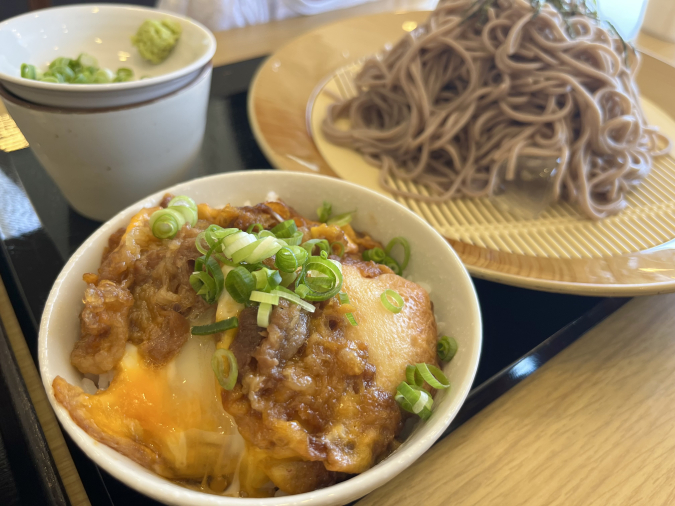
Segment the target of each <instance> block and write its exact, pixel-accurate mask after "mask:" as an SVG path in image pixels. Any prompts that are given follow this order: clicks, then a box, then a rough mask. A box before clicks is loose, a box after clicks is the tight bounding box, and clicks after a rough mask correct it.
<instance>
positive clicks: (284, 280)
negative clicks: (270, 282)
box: [279, 272, 298, 287]
mask: <svg viewBox="0 0 675 506" xmlns="http://www.w3.org/2000/svg"><path fill="white" fill-rule="evenodd" d="M297 277H298V273H297V272H282V273H281V283H279V284H280V285H282V286H284V287H286V286H289V285H290V284H291V283H293V281H295V280H296V279H297Z"/></svg>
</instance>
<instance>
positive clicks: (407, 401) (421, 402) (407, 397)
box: [395, 381, 434, 420]
mask: <svg viewBox="0 0 675 506" xmlns="http://www.w3.org/2000/svg"><path fill="white" fill-rule="evenodd" d="M395 399H396V402H397V403H398V404H399V406H401V408H402V409H404V410H405V411H408V412H409V413H414V414H416V415H418V416H419V417H420V418H421V419H422V420H428V419H429V417H430V416H431V407H432V406H433V404H434V400H433V399H432V398H431V394H430V393H429V392H427V391H426V390H424V389H422V388H421V387H418V386H413V385H409V384H408V383H406V382H405V381H404V382H401V384H400V385H399V386H398V387H397V388H396V396H395Z"/></svg>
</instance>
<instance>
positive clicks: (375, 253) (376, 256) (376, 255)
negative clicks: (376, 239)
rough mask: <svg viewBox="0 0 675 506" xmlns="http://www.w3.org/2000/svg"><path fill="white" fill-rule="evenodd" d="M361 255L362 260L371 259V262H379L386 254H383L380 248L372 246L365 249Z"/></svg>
mask: <svg viewBox="0 0 675 506" xmlns="http://www.w3.org/2000/svg"><path fill="white" fill-rule="evenodd" d="M361 256H362V257H363V259H364V260H372V261H373V262H377V263H381V262H382V261H383V260H384V258H385V257H386V256H387V255H385V253H384V250H383V249H382V248H373V249H367V250H366V251H364V252H363V254H362V255H361Z"/></svg>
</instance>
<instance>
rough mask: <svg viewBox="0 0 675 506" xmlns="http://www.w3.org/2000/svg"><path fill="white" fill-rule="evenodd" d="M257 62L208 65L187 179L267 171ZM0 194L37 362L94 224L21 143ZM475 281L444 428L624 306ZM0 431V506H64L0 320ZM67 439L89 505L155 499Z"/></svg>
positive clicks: (2, 262)
mask: <svg viewBox="0 0 675 506" xmlns="http://www.w3.org/2000/svg"><path fill="white" fill-rule="evenodd" d="M260 62H261V60H260V59H256V60H250V61H246V62H242V63H237V64H233V65H228V66H225V67H219V68H216V69H214V74H213V82H212V88H211V99H210V103H209V112H208V120H207V131H206V138H205V141H204V145H203V148H202V151H201V155H200V158H199V161H198V163H197V164H196V167H195V169H194V171H193V176H195V177H197V176H202V175H207V174H213V173H218V172H229V171H236V170H247V169H259V168H270V169H271V167H270V164H269V162H268V161H267V160H266V159H265V157H264V155H263V154H262V152H261V151H260V149H259V148H258V146H257V145H256V142H255V139H254V138H253V134H252V132H251V129H250V126H249V123H248V118H247V114H246V98H247V89H248V86H249V83H250V80H251V78H252V76H253V72H254V71H255V69H256V68H257V66H258V65H259V64H260ZM0 197H2V198H3V200H4V201H2V202H0V275H1V276H2V279H3V281H4V283H5V285H6V287H7V291H8V293H9V296H10V300H11V303H12V306H13V308H14V311H15V312H16V314H17V317H18V319H19V323H20V325H21V329H22V331H23V334H24V336H25V339H26V342H27V344H28V347H29V349H30V351H31V353H32V355H33V359H34V360H35V361H36V363H37V355H36V351H37V333H38V326H39V322H40V316H41V313H42V309H43V306H44V303H45V301H46V299H47V295H48V294H49V290H50V288H51V285H52V283H53V281H54V280H55V279H56V277H57V275H58V273H59V271H60V269H61V268H62V266H63V265H64V263H65V261H66V260H67V259H68V257H69V256H70V255H71V254H72V253H73V252H74V251H75V249H77V247H78V246H79V245H80V244H81V243H82V242H83V241H84V240H85V239H86V238H87V237H88V236H89V235H90V234H91V233H92V232H93V231H94V230H96V228H97V227H98V226H99V225H100V223H98V222H95V221H91V220H89V219H87V218H84V217H82V216H80V215H78V214H77V213H76V212H75V211H73V210H72V209H71V208H70V207H69V206H68V204H67V202H66V201H65V199H64V198H63V196H62V195H61V194H60V192H59V190H58V189H57V188H56V186H55V185H54V183H53V181H52V180H51V179H50V178H49V176H47V174H46V173H45V171H44V169H43V168H42V167H41V166H40V164H39V163H38V161H37V160H36V159H35V157H34V156H33V154H32V152H31V151H30V149H22V150H19V151H14V152H11V153H4V152H1V151H0ZM474 282H475V284H476V288H477V291H478V297H479V299H480V302H481V307H482V313H483V325H484V342H483V355H482V357H481V362H480V367H479V369H478V375H477V377H476V381H475V383H474V389H473V390H472V392H471V394H470V396H469V398H468V400H467V402H466V404H465V405H464V406H463V408H462V410H461V411H460V413H459V415H458V416H457V418H456V419H455V421H454V422H453V424H452V426H451V427H450V428H449V429H448V433H449V432H450V431H452V430H453V429H454V428H456V427H457V426H459V425H460V424H462V423H464V422H465V421H466V420H468V419H469V418H470V417H471V416H473V415H474V414H476V413H477V412H478V411H480V410H481V409H483V408H484V407H485V406H487V405H488V404H489V403H490V402H492V401H493V400H495V399H496V398H498V397H499V396H500V395H502V394H503V393H504V392H506V391H507V390H508V389H509V388H511V387H512V386H513V385H515V384H516V383H518V382H519V381H520V380H522V379H523V378H525V377H527V376H528V375H530V374H532V373H533V372H534V371H536V370H537V368H539V367H540V366H541V364H543V363H544V362H546V361H547V360H548V359H549V358H551V357H552V356H554V355H555V354H556V353H558V352H559V351H560V350H562V349H563V348H565V347H566V346H567V345H568V344H570V343H571V342H573V341H574V340H575V339H577V338H578V337H579V336H581V335H582V334H583V333H584V332H586V331H587V330H588V329H589V328H591V327H592V326H593V325H595V324H597V323H598V322H599V321H601V320H602V319H604V318H605V317H606V316H608V315H609V314H611V313H612V312H613V311H615V310H616V309H618V308H619V307H620V306H621V305H622V304H624V303H625V302H626V299H598V298H592V297H579V296H572V295H560V294H551V293H542V292H534V291H530V290H525V289H521V288H514V287H509V286H504V285H499V284H496V283H491V282H487V281H483V280H478V279H475V280H474ZM0 436H1V437H0V505H3V506H14V505H19V504H21V505H23V504H26V505H32V504H36V505H37V504H39V505H43V504H44V505H64V504H70V503H69V500H68V497H67V495H66V494H65V492H64V489H63V486H62V484H61V482H60V478H59V476H58V472H57V470H56V468H55V466H54V463H53V461H52V458H51V456H50V454H49V450H48V448H47V446H46V442H45V438H44V435H43V433H42V430H41V428H40V425H39V423H38V421H37V418H36V416H35V412H34V409H33V407H32V405H31V404H30V399H29V397H28V395H27V392H26V387H25V385H24V383H23V379H22V378H21V375H20V373H19V370H18V368H17V366H16V361H15V360H14V357H13V355H12V352H11V347H10V346H9V342H8V340H7V338H6V335H5V333H4V331H3V328H2V326H0ZM66 441H67V442H68V446H69V449H70V451H71V454H72V456H73V460H74V462H75V465H76V467H77V469H78V472H79V474H80V477H81V479H82V482H83V484H84V487H85V489H86V492H87V494H88V496H89V500H90V501H91V503H92V505H94V506H128V505H129V504H134V505H139V506H144V505H151V504H157V503H156V502H155V501H152V500H150V499H147V498H145V497H144V496H142V495H140V494H138V493H137V492H135V491H133V490H131V489H129V488H128V487H126V486H125V485H123V484H121V483H120V482H118V481H117V480H115V479H114V478H112V477H111V476H109V475H108V474H107V473H105V472H104V471H102V470H101V469H99V468H98V467H97V466H96V465H95V464H93V463H92V462H91V461H90V460H89V459H88V458H87V457H85V456H84V454H82V452H80V451H79V449H78V448H77V447H76V446H75V445H74V444H73V443H72V441H70V440H69V438H68V437H67V436H66Z"/></svg>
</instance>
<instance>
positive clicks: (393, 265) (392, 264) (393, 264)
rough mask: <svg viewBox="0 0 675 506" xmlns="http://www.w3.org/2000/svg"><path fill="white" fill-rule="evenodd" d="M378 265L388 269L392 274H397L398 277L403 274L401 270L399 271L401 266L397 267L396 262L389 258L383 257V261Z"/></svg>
mask: <svg viewBox="0 0 675 506" xmlns="http://www.w3.org/2000/svg"><path fill="white" fill-rule="evenodd" d="M379 263H381V264H382V265H386V266H387V267H389V268H390V269H391V270H392V271H394V274H398V275H399V276H400V275H401V274H403V269H401V266H400V265H398V262H397V261H396V260H394V259H393V258H391V257H384V260H382V261H381V262H379Z"/></svg>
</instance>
